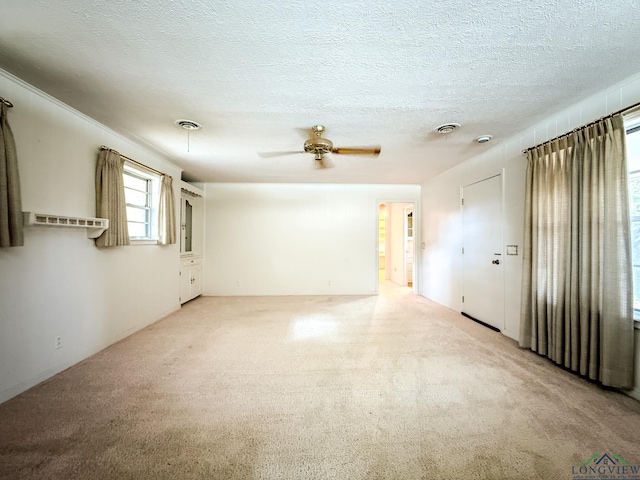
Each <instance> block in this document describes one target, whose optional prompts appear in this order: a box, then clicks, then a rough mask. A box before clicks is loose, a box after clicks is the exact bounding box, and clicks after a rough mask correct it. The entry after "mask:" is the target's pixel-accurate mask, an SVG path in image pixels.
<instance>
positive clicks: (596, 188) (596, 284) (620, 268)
mask: <svg viewBox="0 0 640 480" xmlns="http://www.w3.org/2000/svg"><path fill="white" fill-rule="evenodd" d="M528 155H529V165H528V170H527V191H526V212H525V244H524V255H523V257H524V258H523V261H524V265H523V282H522V283H523V285H522V286H523V288H522V312H521V327H520V345H521V346H523V347H527V348H531V349H532V350H533V351H535V352H538V353H540V354H542V355H546V356H548V357H549V358H550V359H552V360H553V361H555V362H556V363H558V364H560V365H562V366H564V367H566V368H568V369H571V370H573V371H575V372H578V373H579V374H581V375H584V376H586V377H588V378H590V379H593V380H597V381H599V382H601V383H602V384H604V385H608V386H612V387H622V388H630V387H632V386H633V365H634V362H633V341H634V332H633V285H632V266H631V240H630V238H631V234H630V220H629V201H628V183H627V176H628V173H627V162H626V152H625V131H624V123H623V119H622V117H621V115H616V116H614V117H612V118H607V119H603V120H601V121H599V122H597V123H595V124H593V125H591V126H587V127H585V128H583V129H581V130H579V131H576V132H574V133H572V134H570V135H569V136H566V137H562V138H560V139H557V140H554V141H552V142H550V143H549V144H546V145H544V146H541V147H537V148H535V149H533V150H530V151H529V154H528Z"/></svg>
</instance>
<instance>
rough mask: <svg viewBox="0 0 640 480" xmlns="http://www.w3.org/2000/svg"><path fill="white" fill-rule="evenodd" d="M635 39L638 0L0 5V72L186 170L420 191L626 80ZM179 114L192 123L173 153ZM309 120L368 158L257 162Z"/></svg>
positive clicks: (200, 176) (167, 0) (635, 57)
mask: <svg viewBox="0 0 640 480" xmlns="http://www.w3.org/2000/svg"><path fill="white" fill-rule="evenodd" d="M638 38H640V6H639V5H638V2H637V0H609V1H607V2H595V1H585V0H530V1H513V0H477V1H474V2H470V1H464V0H447V1H433V2H424V1H419V0H395V1H393V2H389V1H388V0H385V1H375V0H373V1H372V0H366V1H365V0H360V1H345V0H327V1H325V2H319V3H318V4H314V3H312V2H303V1H300V0H294V1H291V2H284V3H283V4H276V2H273V4H268V5H265V4H263V2H261V1H256V0H251V1H245V2H235V4H234V2H222V1H215V0H211V1H203V0H174V1H171V0H163V1H156V2H143V1H138V2H131V1H130V0H112V1H109V2H107V1H96V0H66V1H65V0H60V1H56V2H51V1H50V0H46V1H36V0H22V1H13V2H2V11H1V13H0V68H2V69H4V70H6V71H8V72H10V73H13V74H14V75H16V76H18V77H20V78H22V79H24V80H25V81H27V82H29V83H31V84H33V85H35V86H36V87H38V88H40V89H42V90H44V91H45V92H47V93H49V94H51V95H52V96H54V97H56V98H58V99H60V100H62V101H63V102H65V103H67V104H69V105H71V106H72V107H74V108H76V109H77V110H79V111H81V112H83V113H85V114H87V115H89V116H91V117H93V118H95V119H97V120H98V121H100V122H102V123H103V124H105V125H107V126H109V127H111V128H112V129H114V130H116V131H118V132H120V133H122V134H124V135H125V136H128V137H130V138H132V139H134V140H136V141H143V142H144V143H146V144H148V145H151V146H153V148H155V149H156V150H158V151H159V152H162V153H164V154H165V155H167V156H168V157H169V158H171V159H172V161H173V162H174V163H176V164H178V165H180V166H181V167H182V168H184V170H185V173H184V177H185V178H186V179H188V180H196V181H248V182H347V183H419V182H422V181H424V180H426V179H428V178H429V177H431V176H433V175H435V174H437V173H440V172H441V171H443V170H446V169H447V168H450V167H452V166H454V165H456V164H457V163H459V162H461V161H464V160H466V159H468V158H470V157H472V156H473V155H475V154H477V153H479V152H481V151H483V150H485V149H487V148H490V147H491V145H493V144H495V143H497V142H500V141H503V140H505V139H507V138H509V137H510V136H512V135H514V134H516V133H518V132H520V131H522V130H524V129H526V128H528V127H529V126H531V125H533V124H534V123H536V121H538V120H541V119H543V118H544V117H547V116H548V115H550V114H552V113H554V112H556V111H559V110H561V109H562V108H564V107H566V106H569V105H571V104H572V103H575V102H576V101H578V100H581V99H582V98H584V97H586V96H587V95H589V94H592V93H595V92H597V91H599V90H602V89H604V88H606V87H608V86H610V85H612V84H614V83H616V82H618V81H621V80H623V79H624V78H626V77H628V76H630V75H632V74H635V73H637V72H638V71H640V42H638ZM178 119H189V120H194V121H196V122H199V123H201V124H202V125H203V126H204V128H203V129H202V130H200V131H197V132H192V133H191V134H190V136H189V137H190V138H189V152H187V132H186V131H185V130H181V129H179V128H178V127H177V126H176V125H175V121H176V120H178ZM446 122H457V123H460V124H462V127H461V128H460V130H458V131H457V132H455V133H453V134H451V135H449V136H447V137H443V136H441V135H437V134H434V133H433V132H432V131H433V129H434V128H435V127H436V126H438V125H440V124H442V123H446ZM318 123H320V124H323V125H325V126H326V128H327V131H326V135H325V136H326V137H327V138H330V139H331V140H332V141H333V142H334V144H335V145H336V146H357V145H372V144H380V145H381V146H382V153H381V155H380V156H379V157H377V158H368V157H356V156H346V155H334V156H333V158H332V160H333V163H334V165H335V168H332V169H327V170H314V169H313V157H312V156H311V155H309V154H299V155H289V156H285V157H277V158H262V157H261V156H259V155H258V152H271V151H287V150H301V149H302V143H303V141H304V139H305V136H304V134H302V133H301V131H300V129H304V128H308V127H310V126H311V125H314V124H318ZM481 134H492V135H493V136H494V140H493V143H489V144H485V145H478V144H475V143H473V139H474V138H475V137H477V136H478V135H481ZM122 153H123V154H125V155H126V152H122Z"/></svg>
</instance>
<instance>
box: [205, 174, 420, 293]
mask: <svg viewBox="0 0 640 480" xmlns="http://www.w3.org/2000/svg"><path fill="white" fill-rule="evenodd" d="M205 197H206V198H205V217H206V220H205V260H204V261H205V264H204V293H205V295H323V294H329V295H330V294H335V295H352V294H373V293H376V291H377V285H378V284H377V282H378V280H377V279H378V270H377V259H378V251H377V242H378V227H377V219H378V217H377V215H378V204H379V202H380V201H398V202H416V204H417V202H419V199H420V187H419V186H418V185H326V184H217V183H209V184H206V186H205Z"/></svg>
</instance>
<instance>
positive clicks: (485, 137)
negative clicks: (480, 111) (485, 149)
mask: <svg viewBox="0 0 640 480" xmlns="http://www.w3.org/2000/svg"><path fill="white" fill-rule="evenodd" d="M492 138H493V135H480V136H479V137H478V138H476V139H475V140H474V141H475V142H476V143H480V144H482V143H487V142H488V141H490V140H491V139H492Z"/></svg>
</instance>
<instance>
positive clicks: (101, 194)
mask: <svg viewBox="0 0 640 480" xmlns="http://www.w3.org/2000/svg"><path fill="white" fill-rule="evenodd" d="M123 174H124V158H122V157H121V156H120V154H119V153H118V152H116V151H114V150H101V151H100V154H99V155H98V163H97V165H96V216H97V217H99V218H108V219H109V228H108V229H107V230H106V231H105V232H104V233H103V234H102V235H100V237H98V238H97V239H96V245H97V246H99V247H116V246H120V245H129V244H130V241H129V228H128V225H127V204H126V200H125V196H124V179H123Z"/></svg>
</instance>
